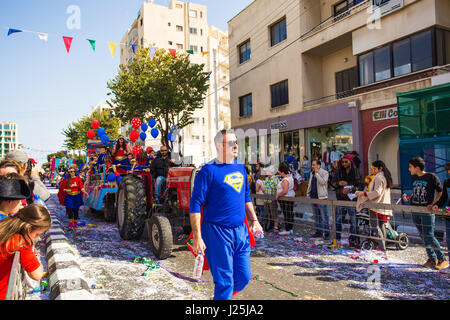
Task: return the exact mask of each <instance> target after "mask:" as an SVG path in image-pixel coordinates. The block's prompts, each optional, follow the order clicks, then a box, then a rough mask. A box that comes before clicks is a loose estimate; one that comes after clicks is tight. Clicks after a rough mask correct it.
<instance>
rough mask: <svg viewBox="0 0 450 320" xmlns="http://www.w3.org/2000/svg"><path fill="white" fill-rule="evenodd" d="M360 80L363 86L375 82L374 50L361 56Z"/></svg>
mask: <svg viewBox="0 0 450 320" xmlns="http://www.w3.org/2000/svg"><path fill="white" fill-rule="evenodd" d="M359 82H360V84H361V85H362V86H364V85H366V84H369V83H372V82H373V52H369V53H366V54H363V55H362V56H360V57H359Z"/></svg>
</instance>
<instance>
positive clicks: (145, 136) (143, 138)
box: [139, 132, 147, 141]
mask: <svg viewBox="0 0 450 320" xmlns="http://www.w3.org/2000/svg"><path fill="white" fill-rule="evenodd" d="M139 137H140V138H141V140H142V141H145V139H147V135H146V134H145V132H141V134H140V135H139Z"/></svg>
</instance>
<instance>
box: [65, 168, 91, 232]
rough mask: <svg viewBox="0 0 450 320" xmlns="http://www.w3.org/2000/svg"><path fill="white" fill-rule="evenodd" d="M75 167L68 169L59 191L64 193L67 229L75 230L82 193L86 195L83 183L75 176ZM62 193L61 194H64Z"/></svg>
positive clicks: (81, 202) (81, 203)
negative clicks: (67, 217)
mask: <svg viewBox="0 0 450 320" xmlns="http://www.w3.org/2000/svg"><path fill="white" fill-rule="evenodd" d="M76 172H77V166H76V165H74V164H73V165H71V166H70V167H69V176H68V177H67V179H64V181H63V182H62V184H61V188H60V192H61V190H62V191H63V192H64V193H65V197H64V203H61V204H62V205H64V206H65V207H66V209H67V213H68V215H69V229H77V227H78V212H79V209H80V207H81V206H82V205H83V197H82V193H84V194H86V195H87V192H86V191H85V190H84V187H83V181H82V180H81V178H80V177H78V176H77V175H76ZM64 193H63V194H64Z"/></svg>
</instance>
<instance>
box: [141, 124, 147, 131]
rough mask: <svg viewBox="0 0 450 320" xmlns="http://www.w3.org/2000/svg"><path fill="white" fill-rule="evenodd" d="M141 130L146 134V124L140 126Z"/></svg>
mask: <svg viewBox="0 0 450 320" xmlns="http://www.w3.org/2000/svg"><path fill="white" fill-rule="evenodd" d="M141 129H142V131H144V132H147V130H148V125H147V124H146V123H143V124H142V125H141Z"/></svg>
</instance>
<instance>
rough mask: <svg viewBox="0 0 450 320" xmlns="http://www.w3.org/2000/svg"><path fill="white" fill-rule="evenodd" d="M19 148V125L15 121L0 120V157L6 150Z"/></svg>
mask: <svg viewBox="0 0 450 320" xmlns="http://www.w3.org/2000/svg"><path fill="white" fill-rule="evenodd" d="M18 148H19V126H18V125H17V124H16V123H11V122H0V159H4V158H5V156H6V155H7V154H8V152H10V151H12V150H16V149H18Z"/></svg>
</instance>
